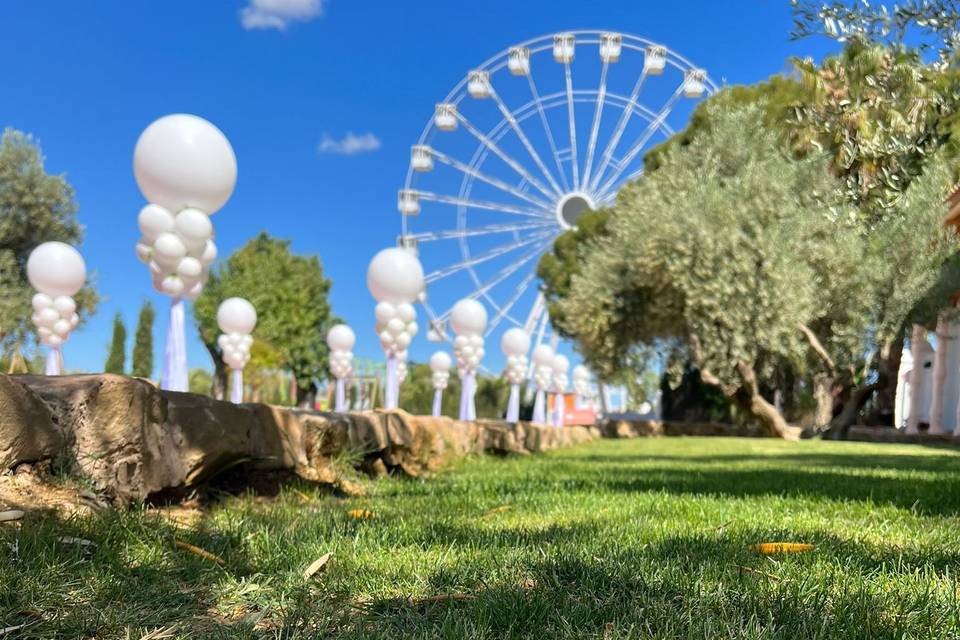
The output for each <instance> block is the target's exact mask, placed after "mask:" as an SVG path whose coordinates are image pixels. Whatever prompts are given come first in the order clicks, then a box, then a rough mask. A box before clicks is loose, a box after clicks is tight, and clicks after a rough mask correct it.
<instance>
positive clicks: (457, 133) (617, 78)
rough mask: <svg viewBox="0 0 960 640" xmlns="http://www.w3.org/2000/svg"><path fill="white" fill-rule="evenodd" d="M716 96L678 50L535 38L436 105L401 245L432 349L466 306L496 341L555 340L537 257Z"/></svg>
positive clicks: (608, 37)
mask: <svg viewBox="0 0 960 640" xmlns="http://www.w3.org/2000/svg"><path fill="white" fill-rule="evenodd" d="M716 89H717V87H716V85H715V84H714V83H713V81H711V80H710V79H709V77H708V76H707V74H706V72H705V71H704V70H703V69H701V68H698V67H696V66H695V65H693V64H692V63H691V62H689V61H688V60H687V59H685V58H683V57H682V56H680V55H678V54H677V53H675V52H673V51H671V50H669V49H668V48H666V47H664V46H662V45H659V44H657V43H654V42H651V41H649V40H646V39H644V38H640V37H637V36H632V35H628V34H622V33H613V32H604V31H571V32H564V33H558V34H555V35H547V36H542V37H539V38H534V39H532V40H529V41H527V42H524V43H522V44H519V45H517V46H514V47H510V48H509V49H507V50H505V51H501V52H500V53H498V54H497V55H495V56H493V57H492V58H490V59H489V60H487V61H486V62H484V63H483V64H482V65H480V66H479V67H477V68H475V69H473V70H470V71H469V72H468V73H467V74H466V76H465V77H464V78H463V79H462V80H461V81H460V82H459V83H458V84H457V85H456V86H455V87H454V88H453V90H452V91H450V93H449V94H448V95H447V96H446V98H444V99H443V101H442V102H440V103H438V104H437V105H436V109H435V111H434V114H433V117H432V118H431V119H430V121H429V122H428V123H427V125H426V127H425V128H424V130H423V133H422V135H421V136H420V139H419V141H418V142H417V144H415V145H413V147H412V148H411V153H410V165H409V168H408V171H407V176H406V181H405V183H404V186H403V188H402V189H401V190H400V191H399V193H398V209H399V211H400V213H401V214H402V231H401V235H400V236H399V239H398V244H400V246H403V247H406V248H408V249H413V250H415V251H416V252H417V253H418V255H419V257H420V260H421V262H422V263H423V265H424V270H425V281H426V285H427V288H426V291H425V292H424V294H423V295H422V296H421V300H420V301H421V303H422V304H423V306H424V308H425V309H426V311H427V313H428V315H429V327H428V332H427V336H428V339H429V340H431V341H436V342H441V341H446V340H449V334H448V331H447V321H448V317H449V315H450V311H451V309H452V307H453V305H454V304H455V303H456V302H457V300H459V299H461V298H464V297H471V298H476V299H478V300H481V301H482V302H483V303H484V304H485V305H486V306H487V308H488V310H489V311H490V322H489V323H488V327H487V330H486V333H487V335H489V334H491V333H493V332H495V331H497V330H503V329H505V328H508V327H512V326H519V327H523V328H524V329H525V330H526V331H527V333H528V334H530V335H532V336H533V337H534V344H538V343H540V342H542V341H543V340H544V338H545V336H546V337H549V336H551V333H552V330H551V329H550V327H549V318H548V314H547V311H546V304H545V301H544V298H543V295H542V294H541V293H540V291H539V287H538V286H537V283H536V266H537V262H538V260H539V258H540V256H541V255H543V253H544V252H546V251H549V250H550V248H551V247H552V246H553V242H554V241H555V240H556V238H557V237H558V236H560V235H561V234H562V233H564V232H565V231H567V230H568V229H571V228H573V227H575V226H576V223H577V219H578V218H579V217H580V216H581V215H582V214H583V213H585V212H587V211H590V210H593V209H596V208H599V207H605V206H609V205H610V204H612V203H613V201H614V199H615V197H616V194H617V192H618V190H619V189H620V187H621V186H622V185H623V184H624V183H626V182H628V181H630V180H633V179H635V178H637V177H639V176H640V175H642V173H643V154H644V151H645V150H647V149H649V148H650V147H651V146H653V145H655V144H658V143H660V142H662V141H663V140H665V139H667V138H669V137H670V136H671V135H673V133H674V131H675V130H676V129H678V128H681V127H682V126H683V124H684V123H685V122H686V120H687V118H688V117H689V114H690V112H691V111H692V108H693V106H694V104H695V102H696V100H697V99H698V98H700V97H702V96H703V95H704V94H705V93H706V94H709V93H712V92H714V91H716ZM554 341H555V339H554Z"/></svg>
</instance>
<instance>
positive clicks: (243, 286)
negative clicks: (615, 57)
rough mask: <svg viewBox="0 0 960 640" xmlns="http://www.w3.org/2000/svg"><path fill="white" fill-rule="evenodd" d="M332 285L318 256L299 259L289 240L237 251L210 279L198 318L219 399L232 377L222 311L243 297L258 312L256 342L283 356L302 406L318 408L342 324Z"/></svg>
mask: <svg viewBox="0 0 960 640" xmlns="http://www.w3.org/2000/svg"><path fill="white" fill-rule="evenodd" d="M329 292H330V280H328V279H327V278H325V277H324V275H323V268H322V267H321V265H320V259H319V258H318V257H317V256H299V255H296V254H294V253H293V252H292V251H290V242H289V241H288V240H279V239H277V238H272V237H270V236H269V235H268V234H266V233H260V235H258V236H257V237H256V238H254V239H253V240H251V241H250V242H248V243H247V244H246V245H244V246H243V247H241V248H240V249H238V250H237V251H235V252H234V253H233V254H232V255H231V256H230V257H229V258H228V259H227V260H226V262H225V263H223V264H222V265H221V266H220V267H219V268H218V269H216V270H215V271H213V272H212V273H211V274H210V280H209V281H208V282H207V284H206V286H205V287H204V290H203V293H202V294H201V296H200V297H199V298H198V299H197V301H196V303H195V304H194V307H193V310H194V316H195V318H196V320H197V325H198V327H199V329H200V337H201V338H202V340H203V342H204V344H205V345H206V347H207V350H208V351H209V352H210V356H211V357H212V358H213V363H214V366H215V368H216V370H215V375H214V393H215V395H216V396H217V397H223V392H224V391H225V389H226V378H227V372H226V368H225V367H224V365H223V361H222V358H221V353H220V348H219V347H218V346H217V336H218V335H219V333H220V329H219V328H218V327H217V307H218V306H219V305H220V302H222V301H223V300H224V299H226V298H229V297H232V296H239V297H242V298H246V299H247V300H249V301H250V302H251V303H252V304H253V306H254V308H256V310H257V327H256V329H255V330H254V339H255V340H263V341H265V342H266V343H267V344H270V345H271V346H272V347H273V348H274V349H275V350H276V351H277V352H279V353H280V354H281V356H282V361H283V366H284V367H286V368H287V369H289V370H290V371H291V372H292V373H293V375H294V377H295V378H296V382H297V404H299V405H307V404H310V405H312V403H313V399H314V397H315V395H316V390H317V385H316V380H318V379H324V378H325V377H326V375H327V357H328V355H329V354H328V349H327V343H326V341H325V340H324V336H325V335H326V330H327V329H328V328H329V327H330V326H331V325H332V324H334V323H335V322H336V319H335V318H334V317H333V316H332V315H331V310H330V303H329V302H328V301H327V295H328V294H329Z"/></svg>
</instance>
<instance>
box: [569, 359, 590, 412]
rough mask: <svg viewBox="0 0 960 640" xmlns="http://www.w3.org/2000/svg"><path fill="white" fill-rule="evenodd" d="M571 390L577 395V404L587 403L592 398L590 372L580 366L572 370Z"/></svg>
mask: <svg viewBox="0 0 960 640" xmlns="http://www.w3.org/2000/svg"><path fill="white" fill-rule="evenodd" d="M573 390H574V392H576V394H577V402H578V403H584V402H588V401H589V400H590V399H591V397H592V396H593V387H592V386H591V385H590V370H589V369H587V368H586V367H585V366H583V365H582V364H578V365H577V366H575V367H574V368H573Z"/></svg>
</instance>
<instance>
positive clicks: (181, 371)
mask: <svg viewBox="0 0 960 640" xmlns="http://www.w3.org/2000/svg"><path fill="white" fill-rule="evenodd" d="M184 322H185V319H184V310H183V300H182V299H181V298H173V300H171V301H170V324H169V326H168V327H167V343H166V345H165V346H164V349H163V372H162V375H161V377H160V388H161V389H164V390H165V391H188V390H189V388H190V386H189V383H188V379H187V338H186V332H185V327H184Z"/></svg>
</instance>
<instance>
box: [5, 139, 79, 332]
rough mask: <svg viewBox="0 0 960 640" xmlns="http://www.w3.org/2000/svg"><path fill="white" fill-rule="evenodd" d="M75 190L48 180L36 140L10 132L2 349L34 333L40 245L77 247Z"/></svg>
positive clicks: (57, 179) (50, 177)
mask: <svg viewBox="0 0 960 640" xmlns="http://www.w3.org/2000/svg"><path fill="white" fill-rule="evenodd" d="M76 212H77V204H76V201H75V200H74V192H73V188H72V187H71V186H70V185H69V184H68V183H67V181H66V179H65V178H64V177H63V176H54V175H50V174H48V173H47V172H46V171H45V170H44V167H43V156H42V154H41V152H40V148H39V146H38V145H37V144H36V142H34V140H33V138H31V137H30V136H28V135H26V134H24V133H21V132H19V131H15V130H13V129H7V130H6V131H4V133H3V136H2V137H0V348H8V347H10V346H11V345H12V344H13V343H16V342H21V343H22V342H23V341H24V340H25V338H26V336H27V335H28V334H29V332H30V331H31V329H30V313H31V312H30V299H31V297H32V296H33V293H34V291H33V289H32V288H31V287H30V284H29V283H28V282H27V273H26V265H27V258H28V257H29V255H30V252H31V251H32V250H33V249H34V248H35V247H36V246H37V245H39V244H40V243H42V242H47V241H50V240H59V241H61V242H66V243H69V244H77V243H79V242H80V240H81V239H82V237H83V231H82V228H81V227H80V225H79V224H78V223H77V221H76ZM75 299H76V301H77V309H78V312H79V313H80V318H81V319H84V318H86V317H87V316H89V315H90V314H91V313H92V312H93V311H94V310H95V309H96V306H97V301H98V299H97V295H96V292H95V291H94V290H93V288H92V287H91V286H87V287H85V288H84V289H83V290H82V291H81V292H80V293H79V294H78V295H77V296H75Z"/></svg>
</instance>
